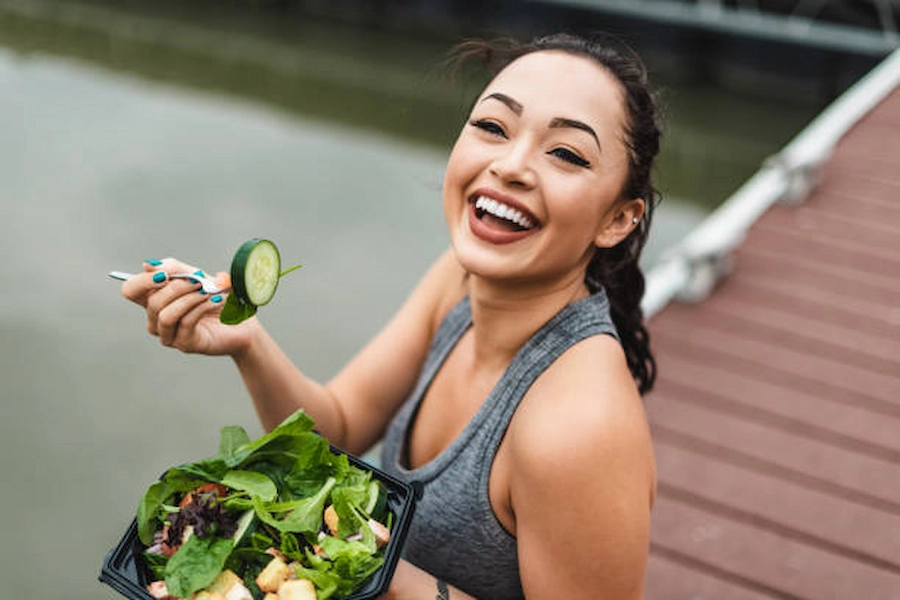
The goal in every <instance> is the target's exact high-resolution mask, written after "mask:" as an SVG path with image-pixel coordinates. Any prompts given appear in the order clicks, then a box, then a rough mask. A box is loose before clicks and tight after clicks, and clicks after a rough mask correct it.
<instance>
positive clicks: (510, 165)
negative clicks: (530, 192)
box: [490, 140, 537, 188]
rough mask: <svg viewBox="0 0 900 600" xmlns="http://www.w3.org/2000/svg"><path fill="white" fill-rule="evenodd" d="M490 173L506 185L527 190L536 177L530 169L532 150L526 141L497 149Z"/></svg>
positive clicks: (511, 143)
mask: <svg viewBox="0 0 900 600" xmlns="http://www.w3.org/2000/svg"><path fill="white" fill-rule="evenodd" d="M497 148H498V150H497V155H496V156H495V157H494V160H493V161H491V165H490V172H491V174H492V175H494V176H495V177H497V178H499V179H500V180H502V181H503V182H504V183H506V184H507V185H512V186H518V187H525V188H529V187H532V186H534V185H535V182H536V179H537V176H536V174H535V172H534V169H533V168H532V167H533V166H532V164H531V160H532V149H531V146H530V144H529V143H528V142H527V140H519V141H516V142H510V143H507V144H503V145H500V146H498V147H497Z"/></svg>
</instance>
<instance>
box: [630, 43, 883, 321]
mask: <svg viewBox="0 0 900 600" xmlns="http://www.w3.org/2000/svg"><path fill="white" fill-rule="evenodd" d="M898 85H900V50H895V51H894V52H893V53H891V54H890V55H889V56H888V57H887V58H886V59H884V60H883V61H881V62H880V63H879V64H878V65H877V66H876V67H875V68H874V69H872V70H871V71H870V72H869V73H867V74H866V75H865V76H864V77H863V78H862V79H860V80H859V81H858V82H857V83H855V84H854V85H853V86H851V87H850V88H849V89H848V90H847V91H846V92H844V93H843V94H842V95H841V96H840V97H839V98H838V99H837V100H835V101H834V102H833V103H832V104H831V105H829V106H828V107H827V108H826V109H825V110H824V111H822V112H821V113H820V114H819V115H818V116H817V117H816V118H815V119H814V120H813V121H812V122H811V123H810V124H809V125H808V126H807V127H806V128H805V129H804V130H803V131H801V132H800V133H799V134H798V135H797V136H796V137H795V138H794V139H793V140H792V141H791V142H790V143H788V144H787V145H786V146H785V147H784V148H783V149H782V150H781V151H780V152H779V153H778V154H776V155H775V156H773V157H771V158H770V159H768V160H767V161H766V162H765V163H764V164H763V166H762V168H761V169H760V170H759V171H757V172H756V174H755V175H753V176H752V177H751V178H750V179H749V180H747V182H746V183H744V185H742V186H741V187H740V188H739V189H738V190H737V192H735V193H734V194H733V195H732V196H731V197H729V198H728V199H727V200H726V201H725V202H724V203H723V204H722V205H721V206H720V207H719V208H717V209H716V210H715V211H714V212H713V213H712V214H710V215H709V216H708V217H707V218H706V219H705V220H704V221H703V222H701V223H700V225H698V226H697V227H696V228H695V229H694V230H693V231H692V232H691V233H689V234H688V235H687V236H686V237H685V238H684V239H683V240H682V241H681V242H680V243H679V244H677V245H675V246H674V247H672V248H670V249H669V250H668V251H667V252H665V253H664V254H663V256H662V258H661V259H660V260H659V261H658V262H657V264H656V265H655V266H653V267H652V268H651V269H650V270H649V271H648V273H647V278H646V279H647V285H646V290H645V293H644V297H643V300H642V302H641V306H642V308H643V310H644V315H645V316H646V317H650V316H652V315H654V314H656V313H657V312H659V311H660V310H662V309H663V308H664V307H665V306H666V304H668V303H669V302H670V301H672V300H673V299H680V300H684V301H689V302H690V301H693V302H696V301H700V300H702V299H704V298H706V297H707V296H708V295H709V293H710V292H711V291H712V289H713V287H715V285H716V283H717V282H718V281H719V279H721V278H722V277H723V276H724V275H725V274H727V272H728V270H729V257H730V255H731V253H732V252H733V250H734V249H736V248H737V247H738V246H739V245H740V244H741V242H742V241H743V240H744V237H745V236H746V234H747V231H748V230H749V229H750V227H751V226H752V225H753V223H755V222H756V221H757V219H759V217H761V216H762V215H763V213H765V212H766V211H767V210H768V209H769V208H770V207H771V206H772V205H773V204H775V203H776V202H800V201H802V200H803V199H804V198H805V197H806V196H807V195H808V194H809V192H810V191H811V190H812V188H813V187H814V186H815V184H816V178H817V175H818V172H819V169H820V168H821V166H822V164H823V163H824V162H825V161H826V160H827V158H828V157H829V155H830V154H831V152H832V150H833V149H834V147H835V145H836V144H837V143H838V141H839V140H840V139H841V138H842V137H843V136H844V134H846V133H847V131H848V130H849V129H850V128H851V127H852V126H853V125H855V124H856V123H857V122H858V121H859V120H860V119H861V118H862V117H863V116H865V115H866V113H868V112H869V111H870V110H872V108H874V107H875V105H876V104H878V103H879V102H881V100H883V99H884V98H885V97H886V96H887V95H888V94H890V93H891V91H892V90H893V89H894V88H896V87H897V86H898Z"/></svg>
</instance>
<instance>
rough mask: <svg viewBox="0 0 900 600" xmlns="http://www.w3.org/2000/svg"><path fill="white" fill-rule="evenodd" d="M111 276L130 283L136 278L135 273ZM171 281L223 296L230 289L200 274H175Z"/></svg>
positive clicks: (110, 274)
mask: <svg viewBox="0 0 900 600" xmlns="http://www.w3.org/2000/svg"><path fill="white" fill-rule="evenodd" d="M109 276H110V277H112V278H113V279H118V280H119V281H128V280H129V279H131V278H132V277H134V274H133V273H123V272H122V271H110V272H109ZM168 277H169V279H187V280H189V281H193V282H194V283H199V284H200V285H201V286H203V291H204V292H206V293H207V294H221V293H222V292H227V291H228V288H220V287H219V286H218V285H217V284H216V282H215V280H213V279H212V278H210V277H208V276H206V275H203V274H199V273H174V274H172V275H169V276H168Z"/></svg>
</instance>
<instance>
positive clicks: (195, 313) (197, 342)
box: [172, 294, 225, 352]
mask: <svg viewBox="0 0 900 600" xmlns="http://www.w3.org/2000/svg"><path fill="white" fill-rule="evenodd" d="M224 304H225V300H224V297H223V296H222V295H221V294H216V295H214V296H210V297H209V300H208V301H206V302H201V303H200V304H198V305H197V306H195V307H194V308H193V309H191V310H190V311H188V313H187V314H185V315H184V316H183V317H182V318H181V321H180V322H179V324H178V329H177V330H176V332H175V340H174V342H173V344H172V345H173V346H174V347H175V348H178V349H179V350H181V351H183V352H187V351H190V350H194V351H199V352H204V351H205V349H207V348H209V347H210V342H211V341H212V340H211V338H210V335H211V332H210V331H209V329H208V327H209V326H211V325H212V326H214V325H216V324H218V321H219V313H221V312H222V306H223V305H224ZM207 319H209V320H213V321H215V323H214V324H213V323H207V327H206V328H203V329H199V327H200V324H201V322H202V321H204V320H207ZM201 337H203V338H204V339H201Z"/></svg>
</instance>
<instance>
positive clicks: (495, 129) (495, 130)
mask: <svg viewBox="0 0 900 600" xmlns="http://www.w3.org/2000/svg"><path fill="white" fill-rule="evenodd" d="M471 125H472V126H473V127H477V128H478V129H481V130H482V131H486V132H487V133H490V134H491V135H498V136H500V137H506V132H505V131H503V128H502V127H500V125H498V124H497V123H494V122H493V121H484V120H475V121H472V123H471Z"/></svg>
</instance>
